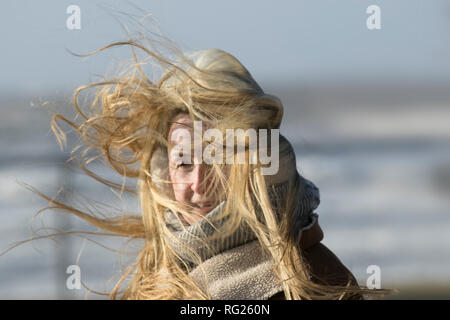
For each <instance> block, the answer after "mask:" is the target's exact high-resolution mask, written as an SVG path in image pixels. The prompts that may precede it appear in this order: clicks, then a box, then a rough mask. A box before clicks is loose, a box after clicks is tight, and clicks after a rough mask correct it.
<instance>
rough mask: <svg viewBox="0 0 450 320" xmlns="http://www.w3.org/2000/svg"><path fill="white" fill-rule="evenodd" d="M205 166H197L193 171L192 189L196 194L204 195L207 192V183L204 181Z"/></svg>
mask: <svg viewBox="0 0 450 320" xmlns="http://www.w3.org/2000/svg"><path fill="white" fill-rule="evenodd" d="M204 171H205V168H204V165H203V164H197V165H195V167H194V170H192V184H191V189H192V191H194V192H195V193H198V194H203V193H204V192H205V182H204V181H203V180H204Z"/></svg>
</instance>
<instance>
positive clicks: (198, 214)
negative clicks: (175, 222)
mask: <svg viewBox="0 0 450 320" xmlns="http://www.w3.org/2000/svg"><path fill="white" fill-rule="evenodd" d="M168 140H169V144H170V147H169V154H168V158H169V175H170V180H171V182H172V188H173V193H174V195H175V200H177V201H178V202H179V203H180V204H181V205H182V206H183V205H184V208H185V209H186V210H188V211H189V210H192V209H189V207H188V206H189V205H190V206H192V207H193V211H194V214H190V215H189V216H186V215H184V214H183V215H182V216H183V218H184V220H185V221H186V222H187V223H189V224H193V223H195V222H197V221H199V220H201V219H202V217H203V216H205V215H207V214H208V213H209V212H210V211H211V210H212V209H214V207H215V206H216V205H217V202H216V201H215V200H213V199H208V198H207V197H206V195H205V193H206V190H207V188H208V186H209V185H210V184H209V182H208V181H205V180H204V179H205V173H206V172H205V170H207V167H208V165H207V164H205V163H203V162H201V163H199V164H195V163H194V158H193V157H192V158H191V161H190V163H189V162H188V161H182V159H180V157H179V156H180V154H179V153H178V152H171V151H174V149H173V148H174V146H177V147H180V146H181V145H186V146H187V147H188V148H190V146H191V144H192V143H193V124H192V121H191V119H190V118H189V116H188V115H187V114H180V115H178V116H176V117H175V118H174V119H173V123H172V125H171V126H170V129H169V139H168ZM192 153H193V152H192ZM177 155H178V156H177ZM187 205H188V206H187Z"/></svg>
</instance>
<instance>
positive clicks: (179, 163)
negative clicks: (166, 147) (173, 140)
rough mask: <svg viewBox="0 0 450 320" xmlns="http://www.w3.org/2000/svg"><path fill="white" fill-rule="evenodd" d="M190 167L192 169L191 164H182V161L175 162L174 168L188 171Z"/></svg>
mask: <svg viewBox="0 0 450 320" xmlns="http://www.w3.org/2000/svg"><path fill="white" fill-rule="evenodd" d="M191 167H192V164H190V163H184V162H182V161H180V162H177V163H176V164H175V168H177V169H189V168H191Z"/></svg>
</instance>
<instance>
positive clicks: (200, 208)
mask: <svg viewBox="0 0 450 320" xmlns="http://www.w3.org/2000/svg"><path fill="white" fill-rule="evenodd" d="M191 205H192V207H193V208H194V210H195V211H197V212H201V213H207V212H209V211H211V210H212V209H214V205H213V204H212V203H210V202H208V203H206V202H205V203H192V204H191Z"/></svg>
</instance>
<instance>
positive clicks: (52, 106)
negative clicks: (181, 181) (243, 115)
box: [0, 0, 450, 299]
mask: <svg viewBox="0 0 450 320" xmlns="http://www.w3.org/2000/svg"><path fill="white" fill-rule="evenodd" d="M69 5H77V6H79V8H80V10H81V20H80V23H81V24H80V26H81V29H74V30H70V29H68V28H67V26H66V20H67V19H68V18H69V16H70V14H68V13H67V12H66V9H67V7H69ZM370 5H378V6H379V7H380V10H381V29H378V30H377V29H375V30H369V29H368V28H367V26H366V20H367V18H368V16H369V14H367V13H366V9H367V7H368V6H370ZM1 12H2V13H1V19H0V32H1V35H2V37H1V38H2V50H1V51H0V70H1V74H2V76H1V77H0V150H1V153H0V252H4V251H5V250H7V249H8V248H10V247H11V246H12V245H14V244H15V243H17V242H20V241H23V240H26V239H29V238H30V237H31V236H33V235H35V236H36V233H33V231H32V229H31V227H32V226H33V227H34V229H33V230H34V231H35V232H37V231H39V230H38V229H39V228H40V227H42V226H45V227H48V228H51V227H56V228H59V229H75V230H89V231H93V230H95V229H93V228H92V227H90V226H88V225H86V224H84V223H81V222H80V221H78V220H77V219H75V218H71V217H68V216H67V215H65V214H61V213H59V212H46V213H44V214H43V216H38V217H37V218H36V219H35V220H34V221H32V217H33V215H34V214H36V213H37V212H38V211H39V210H40V209H42V208H44V207H45V206H46V205H47V202H46V201H44V200H42V199H41V198H40V197H38V196H37V195H35V194H33V193H32V192H30V191H29V190H27V189H26V188H25V186H24V185H23V184H24V183H25V184H29V185H31V186H33V187H35V188H37V189H38V190H40V191H42V192H44V193H45V194H47V195H49V196H51V197H58V199H64V200H66V201H68V202H70V203H73V204H75V205H82V204H83V203H86V202H83V201H82V197H83V196H87V197H89V198H91V199H94V200H99V201H102V202H104V203H105V205H104V208H105V210H110V209H109V208H108V205H111V206H113V207H117V208H119V209H124V210H128V211H131V212H138V205H137V200H136V199H132V198H128V197H122V200H120V199H121V197H120V195H117V194H114V193H112V192H111V191H110V190H108V188H106V187H104V186H102V185H101V184H99V183H97V182H95V181H94V180H93V179H90V178H88V177H86V176H85V175H84V174H82V173H81V172H80V170H79V169H77V168H76V167H73V166H70V165H67V164H65V161H66V160H67V158H68V157H69V151H70V149H71V148H72V147H73V146H75V144H76V136H75V134H73V133H72V135H69V141H68V147H67V148H66V149H64V150H63V151H61V150H60V149H59V147H58V145H57V143H56V139H55V138H54V136H53V134H52V133H51V131H50V129H49V128H50V126H49V125H50V116H51V112H54V111H57V112H61V113H63V114H65V115H68V116H71V115H72V114H73V112H72V105H71V96H72V94H73V91H74V90H75V89H76V88H77V87H79V86H81V85H84V84H88V83H91V82H94V81H98V80H100V79H101V77H102V76H103V75H106V74H107V72H109V71H110V70H112V69H113V68H114V66H116V64H118V63H120V61H122V60H124V59H129V58H130V57H131V52H130V50H129V49H127V48H120V49H113V50H109V51H107V52H104V53H100V54H98V55H95V56H93V57H89V58H80V57H76V56H74V55H72V54H70V52H69V51H72V52H76V53H87V52H89V51H92V50H95V49H98V48H100V47H102V46H104V45H106V44H108V43H110V42H113V41H119V40H126V39H127V35H126V33H125V31H124V29H123V26H124V25H125V26H127V27H130V29H132V27H133V25H132V19H133V18H136V19H139V18H140V17H141V16H142V15H143V14H151V15H152V18H153V19H154V20H155V21H156V22H157V24H158V27H159V28H160V29H161V32H163V33H164V34H165V35H166V36H167V37H169V38H170V39H172V40H174V41H175V42H176V43H177V44H178V45H179V46H180V47H181V48H182V49H184V50H199V49H206V48H214V47H215V48H220V49H223V50H225V51H228V52H230V53H231V54H233V55H235V56H236V57H237V58H238V59H239V60H240V61H241V62H242V63H243V64H244V65H245V66H246V67H247V68H248V70H249V71H250V72H251V73H252V75H253V76H254V78H255V79H256V80H257V81H258V82H259V83H260V85H261V86H262V87H263V89H264V90H265V91H266V92H267V93H270V94H273V95H276V96H278V97H279V98H280V99H281V100H282V102H283V104H284V106H285V115H284V122H283V126H282V128H281V132H282V133H284V134H285V135H286V136H287V137H288V138H289V139H290V140H291V141H292V143H293V144H294V145H295V149H296V153H297V161H298V163H297V167H298V169H299V171H300V172H301V173H302V174H303V175H304V176H305V177H307V178H308V179H310V180H312V181H313V182H314V183H315V184H316V185H317V186H318V187H319V189H320V192H321V204H320V206H319V208H318V209H317V213H318V214H319V216H320V224H321V226H322V228H323V230H324V233H325V238H324V240H323V243H324V244H325V245H326V246H328V247H329V248H330V249H331V250H332V251H333V252H334V253H335V254H336V255H337V256H338V257H339V258H340V259H341V260H342V262H343V263H344V264H345V265H346V266H347V267H348V268H349V269H350V270H351V271H352V272H353V273H354V274H355V276H356V278H357V279H358V281H359V283H360V284H361V285H366V281H367V279H368V278H369V277H370V275H371V274H370V273H368V267H369V266H372V265H376V266H378V267H379V270H380V276H381V278H380V279H381V287H383V288H397V289H398V290H399V294H398V295H396V296H393V297H391V298H397V299H404V298H423V299H428V298H445V299H448V298H450V268H449V266H450V250H449V249H450V248H449V245H450V232H449V230H450V214H449V213H450V210H449V206H450V197H449V196H450V59H449V57H450V41H448V39H449V34H450V33H449V32H450V4H449V3H448V1H445V0H434V1H423V0H407V1H406V0H397V1H386V0H372V1H364V0H345V1H330V0H328V1H324V0H320V1H283V2H281V3H280V2H274V1H246V2H243V1H237V0H229V1H220V2H219V1H215V2H211V1H206V0H203V1H190V2H186V1H173V0H167V1H151V0H145V1H140V0H134V1H130V2H125V1H87V0H76V1H65V0H60V1H48V0H47V1H39V2H36V1H31V0H29V1H25V0H19V1H8V2H4V3H2V10H1ZM124 17H125V18H124ZM66 129H67V127H66ZM98 169H99V170H101V172H102V173H104V175H105V176H107V177H113V174H112V173H111V172H109V171H108V170H106V169H104V168H101V167H99V168H98ZM117 178H118V177H117ZM118 181H120V178H118ZM71 190H72V191H75V196H71V195H70V194H71V193H70V191H71ZM62 191H66V192H62ZM67 191H68V192H67ZM80 199H81V200H80ZM111 210H113V209H111ZM52 231H54V230H47V231H45V230H41V231H40V232H39V233H38V234H39V235H45V234H46V233H45V232H49V233H51V232H52ZM89 238H90V239H91V240H95V241H98V242H99V244H96V243H93V242H92V241H87V240H86V239H83V238H81V237H76V236H64V237H60V238H58V239H57V240H56V241H52V240H49V239H43V240H35V241H32V242H27V243H24V244H22V245H20V246H18V247H16V248H14V249H13V250H11V251H8V252H6V253H4V254H3V255H2V256H0V298H1V299H31V298H41V299H83V298H85V297H86V290H84V289H83V288H82V289H80V290H69V289H68V288H67V286H66V281H67V279H68V277H69V276H70V274H68V273H66V271H67V268H68V266H70V265H74V264H77V265H78V266H79V267H80V270H81V278H82V281H83V282H84V283H85V284H86V285H87V286H88V287H89V288H91V289H92V290H95V291H99V292H105V291H108V290H110V289H111V288H112V287H113V284H114V281H116V280H117V279H118V275H119V274H120V272H121V271H122V268H123V265H125V266H126V265H127V263H128V262H129V261H132V259H133V257H134V254H133V253H132V252H131V253H130V254H126V255H124V256H122V260H121V259H119V255H118V253H117V252H114V251H108V250H105V248H104V247H102V246H101V245H106V246H110V247H112V248H114V249H123V248H126V249H127V250H128V251H133V250H135V251H137V250H138V249H139V246H140V245H141V243H139V242H135V243H131V244H128V246H126V247H124V241H123V240H121V239H110V238H107V239H105V238H99V237H97V238H95V237H92V236H89ZM130 249H131V250H130ZM87 297H88V298H89V299H104V298H105V297H104V296H101V295H96V294H94V293H89V294H88V295H87Z"/></svg>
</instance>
